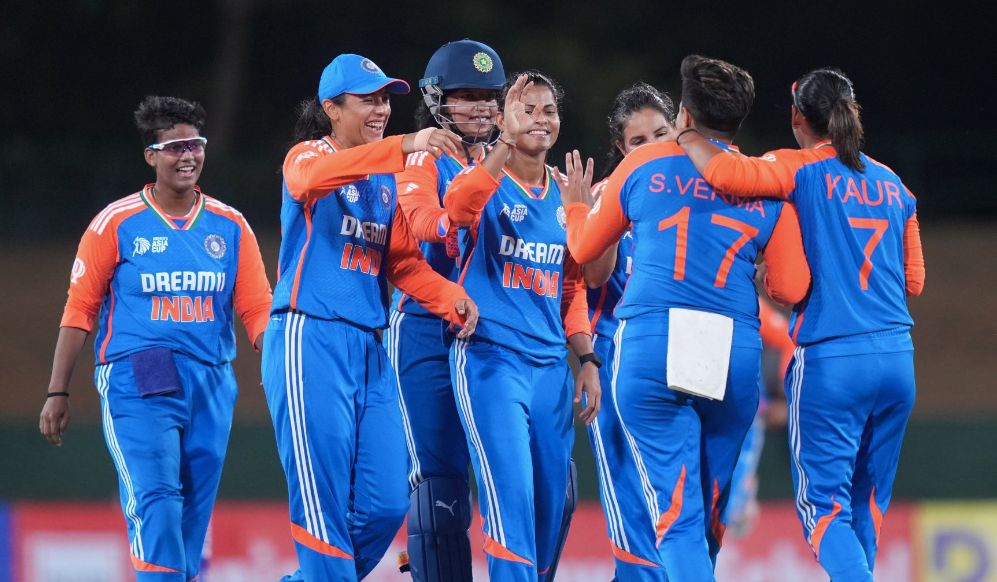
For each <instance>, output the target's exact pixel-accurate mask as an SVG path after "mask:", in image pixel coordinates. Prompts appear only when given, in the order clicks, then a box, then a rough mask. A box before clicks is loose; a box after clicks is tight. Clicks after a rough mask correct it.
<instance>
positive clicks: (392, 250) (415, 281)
mask: <svg viewBox="0 0 997 582" xmlns="http://www.w3.org/2000/svg"><path fill="white" fill-rule="evenodd" d="M388 245H389V246H388V258H387V261H386V271H385V276H386V277H387V278H388V281H391V283H392V284H393V285H394V286H396V287H398V288H399V289H401V290H402V292H403V293H406V294H407V295H408V296H409V297H411V298H412V299H415V301H416V303H418V304H419V305H422V306H423V307H425V308H426V309H427V310H428V311H429V312H430V313H432V314H433V315H436V316H437V317H442V318H443V319H446V320H447V321H449V322H450V323H453V324H455V325H463V324H464V316H462V315H460V314H458V313H457V308H456V306H455V305H454V304H455V303H456V302H457V301H459V300H461V299H469V297H468V296H467V293H466V292H465V291H464V288H463V287H461V286H460V285H457V284H456V283H453V282H451V281H448V280H446V279H445V278H443V277H442V276H441V275H440V274H439V273H437V272H436V271H434V270H433V268H432V267H430V266H429V263H427V262H426V259H425V257H423V256H422V253H421V252H420V251H419V245H418V244H417V243H416V241H415V238H414V237H413V236H412V231H411V230H409V227H408V222H407V221H406V220H405V217H404V216H403V214H402V210H401V208H400V207H398V206H396V208H395V216H394V218H393V219H392V227H391V239H390V240H389V241H388Z"/></svg>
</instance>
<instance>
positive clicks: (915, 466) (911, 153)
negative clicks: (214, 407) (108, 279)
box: [0, 0, 997, 499]
mask: <svg viewBox="0 0 997 582" xmlns="http://www.w3.org/2000/svg"><path fill="white" fill-rule="evenodd" d="M995 24H997V18H995V17H994V9H993V6H992V5H991V4H990V3H985V2H979V3H976V4H968V3H967V4H965V5H962V4H960V3H944V4H942V3H937V2H924V1H909V2H904V3H899V2H889V3H886V2H883V3H857V2H854V3H853V2H835V3H831V2H820V3H818V2H813V3H802V2H793V3H789V2H768V3H750V2H742V3H728V2H700V3H682V4H673V3H666V2H652V1H633V0H632V1H630V2H626V3H621V2H605V3H599V4H597V5H595V4H593V5H591V6H590V5H585V4H579V3H576V2H550V3H542V2H533V3H524V2H503V3H487V2H460V3H451V4H448V3H427V2H407V3H396V2H390V3H389V2H371V1H365V2H328V1H327V2H309V1H305V0H285V1H273V0H218V1H211V2H207V1H206V2H200V3H181V2H169V1H166V0H157V1H151V2H146V1H140V2H136V1H134V0H132V1H120V0H119V1H99V0H65V1H62V2H58V3H56V2H29V1H24V0H14V1H12V2H10V1H8V2H6V3H5V5H4V17H3V18H2V19H0V199H2V201H3V212H0V273H2V275H0V277H2V279H0V297H2V298H3V301H4V302H5V306H6V309H5V310H4V315H3V316H2V318H0V319H2V323H0V330H2V334H0V446H2V447H3V449H2V450H3V452H2V453H0V499H2V498H11V497H39V496H40V497H45V496H66V497H80V496H82V497H93V496H97V497H101V496H103V497H111V496H113V495H114V494H115V493H114V473H113V470H112V468H111V463H110V459H109V457H108V455H107V453H106V451H104V450H103V443H102V437H101V435H100V427H99V414H98V410H99V409H98V398H97V395H96V394H95V393H94V391H93V386H92V382H91V374H92V369H93V368H92V357H91V355H90V354H92V351H90V350H91V348H90V347H89V346H88V347H87V348H86V349H85V351H84V354H83V355H82V356H81V358H80V364H79V366H78V367H77V372H76V375H75V377H74V381H73V385H72V386H73V392H74V396H73V407H74V408H73V410H74V415H75V416H74V419H73V424H72V426H71V428H70V432H69V433H68V434H67V437H66V445H65V446H64V447H63V448H62V449H59V450H56V449H54V448H51V447H49V446H48V445H47V444H45V443H44V441H43V440H42V439H41V437H40V436H38V434H37V432H36V431H37V428H36V424H37V414H38V411H39V410H40V408H41V405H42V400H43V398H42V395H43V393H44V391H45V387H46V385H47V382H48V374H49V372H50V363H51V354H52V349H53V347H54V345H55V337H56V335H57V326H58V321H59V317H60V315H61V311H62V306H63V303H64V301H65V290H66V287H67V281H68V277H69V268H70V266H71V264H72V260H73V256H74V253H75V248H76V243H77V241H78V240H79V237H80V235H81V234H82V232H83V230H84V229H85V228H86V225H87V224H88V223H89V220H90V219H91V218H92V217H93V216H94V215H95V214H96V213H97V212H99V211H100V209H101V208H103V207H104V206H105V205H106V204H108V203H109V202H112V201H113V200H116V199H118V198H120V197H122V196H125V195H127V194H129V193H132V192H134V191H136V190H138V189H139V188H140V187H141V186H142V185H143V184H145V183H146V182H148V181H151V180H152V179H153V173H152V171H151V169H150V168H148V167H147V166H146V165H145V163H144V162H143V160H142V148H143V146H145V145H146V144H144V143H142V142H141V141H140V139H139V136H138V132H137V130H136V129H135V127H134V122H133V119H132V112H133V111H134V109H135V107H136V106H137V105H138V103H139V102H140V101H141V99H142V98H143V97H144V96H145V95H149V94H163V95H175V96H179V97H184V98H187V99H191V100H197V101H200V102H201V103H202V104H203V105H204V106H205V107H206V109H207V111H208V124H207V127H206V128H205V130H204V132H203V133H204V135H206V136H208V137H209V138H210V144H209V147H208V156H207V162H206V166H205V168H206V169H205V172H204V174H203V176H202V181H201V185H202V186H203V188H204V190H205V192H207V193H209V194H211V195H213V196H215V197H217V198H220V199H221V200H222V201H224V202H226V203H229V204H232V205H234V206H236V207H237V208H239V209H240V210H242V211H243V212H244V213H245V214H246V216H247V217H248V219H249V221H250V223H251V224H252V225H253V227H254V229H255V230H256V232H257V234H258V236H259V238H260V243H261V248H262V251H263V253H264V260H265V261H266V263H267V268H268V272H269V274H270V277H271V282H273V281H275V273H274V267H275V264H276V251H277V246H278V245H279V233H278V228H279V222H278V213H279V207H280V195H279V192H280V176H279V174H278V171H279V167H280V164H281V162H282V160H283V156H284V153H285V152H286V150H287V148H288V147H289V145H290V144H289V139H290V134H291V129H292V126H293V124H294V119H295V108H296V106H297V103H298V102H299V101H300V100H302V99H305V98H308V97H312V96H314V94H315V92H316V88H317V84H318V77H319V74H320V73H321V71H322V68H323V67H324V66H325V65H326V64H327V63H328V62H329V61H330V60H331V59H332V58H333V57H335V56H336V55H337V54H340V53H342V52H354V53H358V54H362V55H364V56H366V57H369V58H371V59H372V60H374V61H375V62H376V63H377V64H378V65H380V66H381V68H382V69H383V70H384V71H385V72H386V74H388V75H390V76H394V77H400V78H403V79H405V80H407V81H409V83H410V84H411V85H412V86H413V87H415V86H416V83H417V81H418V79H419V78H420V77H421V76H422V73H423V71H424V67H425V63H426V61H427V60H428V59H429V56H430V55H431V54H432V53H433V51H434V50H435V49H436V48H438V47H439V46H440V45H442V44H443V43H445V42H447V41H450V40H456V39H460V38H465V37H469V38H473V39H475V40H480V41H483V42H485V43H487V44H489V45H490V46H492V47H493V48H494V49H495V50H496V51H497V52H498V53H499V54H500V55H501V57H502V60H503V62H504V65H505V69H506V71H507V72H509V73H512V72H513V71H517V70H521V69H524V68H538V69H540V70H543V71H544V72H546V73H548V74H550V75H551V76H553V77H554V78H555V79H557V80H558V81H560V82H561V83H562V84H563V85H564V88H565V91H566V101H565V104H564V108H563V111H562V119H563V125H562V131H561V136H560V139H559V141H558V143H557V145H556V146H555V148H554V151H553V156H552V158H551V161H552V163H554V164H557V163H558V161H559V160H563V154H564V152H565V151H567V150H568V149H569V148H578V149H580V150H581V151H582V153H583V155H586V156H593V157H596V159H597V160H598V161H600V162H601V160H602V158H603V156H604V154H605V151H606V149H607V148H608V145H609V144H608V143H607V142H608V138H607V131H606V126H605V117H606V114H607V113H608V110H609V107H610V104H611V103H612V99H613V97H614V95H615V94H616V93H617V92H618V91H619V90H620V89H622V88H623V87H625V86H628V85H630V84H632V83H633V82H635V81H638V80H645V81H647V82H649V83H651V84H653V85H655V86H657V87H659V88H660V89H662V90H665V91H667V92H669V93H671V94H672V95H673V96H676V98H677V92H678V66H679V63H680V62H681V59H682V57H684V56H685V55H687V54H690V53H701V54H705V55H707V56H712V57H717V58H722V59H725V60H729V61H731V62H733V63H735V64H737V65H739V66H742V67H744V68H745V69H747V70H748V71H749V72H750V73H751V74H752V75H753V77H754V79H755V83H756V92H757V98H756V103H755V107H754V110H753V111H752V113H751V115H750V116H749V117H748V119H747V121H746V122H745V124H744V126H743V129H742V132H741V134H740V135H739V137H738V139H737V140H736V143H738V144H739V145H740V146H741V148H742V150H743V151H745V152H746V153H748V154H756V155H757V154H761V153H762V152H764V151H765V150H768V149H774V148H778V147H796V146H795V143H794V141H793V138H792V133H791V132H790V129H789V105H790V97H789V87H790V85H791V83H792V82H793V80H795V79H796V78H797V77H799V76H800V75H802V74H803V73H805V72H806V71H808V70H810V69H813V68H816V67H820V66H828V65H830V66H836V67H839V68H841V69H842V70H843V71H844V72H845V73H846V74H848V75H849V76H850V77H851V79H852V80H853V81H854V83H855V88H856V94H857V97H858V100H859V102H860V103H861V104H862V107H863V112H864V122H865V127H866V131H867V146H866V148H865V151H867V152H868V153H869V154H870V155H871V156H873V157H874V158H876V159H877V160H879V161H881V162H883V163H885V164H887V165H889V166H891V167H892V168H893V169H894V170H895V171H896V172H897V173H898V174H899V175H900V176H901V177H902V178H903V179H904V181H905V183H906V185H907V187H908V188H909V189H910V190H911V191H913V193H914V194H916V195H917V197H918V209H919V212H918V215H919V217H920V220H921V224H922V231H923V239H924V247H925V256H926V261H927V273H928V275H927V284H926V288H925V293H924V295H923V296H922V297H920V298H917V299H913V300H911V302H910V305H911V310H912V313H913V315H914V317H915V320H916V321H917V324H918V326H917V327H916V328H915V330H914V332H913V334H914V339H915V345H916V346H917V348H918V351H917V352H916V358H917V359H916V366H917V370H918V382H919V396H918V399H919V400H918V404H917V406H916V408H915V411H914V420H913V421H912V424H911V427H910V431H909V434H908V440H907V445H906V446H905V449H904V455H905V459H904V460H903V462H902V464H901V471H900V473H899V474H898V485H897V492H898V495H900V496H906V497H958V496H976V497H982V496H994V495H995V494H997V489H995V486H993V485H992V483H993V482H994V479H997V454H995V453H994V452H993V447H992V446H990V443H992V442H993V440H994V439H995V438H997V390H995V389H994V388H995V386H994V380H993V379H994V375H995V373H997V334H995V324H997V309H995V307H994V306H993V302H992V300H991V299H990V297H991V296H992V289H993V288H994V286H997V274H995V269H994V258H993V257H994V256H995V254H997V237H995V233H997V229H995V226H997V196H995V193H994V183H995V182H994V178H995V170H994V168H995V167H997V153H995V150H994V148H993V147H992V146H991V145H990V144H989V143H988V142H989V140H990V139H991V135H992V134H993V132H994V129H995V125H997V123H995V116H994V115H993V110H994V107H995V99H994V95H995V89H997V86H995V85H997V83H995V75H997V73H995V70H994V56H995V52H997V51H994V46H995V43H994V36H995V34H997V33H995V30H994V25H995ZM417 99H418V94H417V90H416V92H415V93H413V94H410V95H407V96H400V97H396V98H394V100H393V108H394V114H393V116H392V120H391V123H390V124H389V127H388V133H389V134H391V133H402V132H407V131H410V130H411V129H412V115H411V112H412V110H413V108H414V107H415V105H416V103H417ZM239 331H240V336H241V333H242V331H241V329H240V330H239ZM240 341H241V342H242V343H241V344H240V354H241V356H240V358H239V359H238V360H236V369H237V374H238V376H239V380H240V386H241V395H240V402H239V405H238V407H237V411H236V429H235V431H234V432H233V437H232V445H231V450H230V456H229V464H228V466H227V469H226V474H225V475H226V476H225V478H224V479H225V480H224V482H223V487H222V494H223V495H229V496H243V497H253V496H259V495H272V496H278V497H279V496H281V495H283V494H284V491H283V489H282V488H283V475H282V474H281V473H280V468H279V464H278V463H277V458H276V451H275V449H274V445H273V435H272V429H270V425H269V416H268V413H267V410H266V406H265V401H264V400H263V397H262V390H260V389H259V388H258V382H259V372H258V359H257V358H258V356H256V355H255V354H253V353H252V352H251V351H249V350H248V347H249V346H248V342H246V341H245V340H244V339H241V340H240ZM769 436H770V438H769V443H771V446H770V447H769V448H768V449H767V452H766V457H765V461H764V462H763V469H762V470H763V478H762V484H763V490H762V492H763V495H766V496H780V495H786V494H788V493H789V492H790V490H791V489H790V487H791V484H790V483H789V482H788V458H787V456H786V454H787V453H786V450H785V448H786V447H785V444H784V443H785V436H784V434H783V433H780V432H779V431H774V432H773V433H772V434H770V435H769ZM981 443H987V444H986V445H981ZM587 449H588V444H587V442H585V439H584V437H582V438H581V440H579V442H578V446H577V447H576V456H583V457H584V456H586V455H588V454H589V453H588V452H587ZM981 460H982V463H981ZM14 467H17V469H16V470H15V469H14ZM583 473H585V474H587V475H588V484H587V486H586V487H585V490H586V491H587V493H589V494H591V495H594V494H595V488H594V486H595V478H594V472H591V467H589V468H588V469H586V470H585V471H583ZM67 474H69V475H71V476H72V477H71V478H67ZM938 475H948V477H946V478H944V479H942V478H939V477H938Z"/></svg>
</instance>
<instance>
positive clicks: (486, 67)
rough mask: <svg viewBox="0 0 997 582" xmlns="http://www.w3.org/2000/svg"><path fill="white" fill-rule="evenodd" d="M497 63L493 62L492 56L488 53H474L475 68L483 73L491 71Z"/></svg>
mask: <svg viewBox="0 0 997 582" xmlns="http://www.w3.org/2000/svg"><path fill="white" fill-rule="evenodd" d="M494 66H495V63H493V62H492V58H491V57H490V56H488V53H475V55H474V68H475V69H478V70H479V71H481V72H482V73H490V72H491V70H492V67H494Z"/></svg>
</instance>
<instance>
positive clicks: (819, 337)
mask: <svg viewBox="0 0 997 582" xmlns="http://www.w3.org/2000/svg"><path fill="white" fill-rule="evenodd" d="M860 158H861V160H862V161H863V162H864V163H865V172H858V171H855V170H852V169H851V168H849V167H847V166H845V165H844V164H843V163H841V161H840V160H839V159H838V157H837V152H836V151H835V149H834V146H833V145H832V144H831V142H829V141H825V142H823V143H820V144H818V145H817V146H816V147H815V148H813V149H806V150H778V151H774V152H770V153H768V154H766V155H765V156H763V157H761V158H749V157H745V156H739V155H738V156H734V155H719V156H716V157H714V158H713V159H712V160H711V161H710V163H709V165H708V166H707V168H706V172H704V176H705V177H706V179H707V180H708V181H709V182H710V183H712V184H714V185H715V186H717V187H718V188H721V189H724V190H727V191H731V192H737V193H739V194H742V195H746V196H759V195H771V196H779V197H781V198H785V199H786V200H789V201H790V202H792V203H793V204H795V206H796V208H797V209H798V213H799V218H800V226H801V230H802V233H803V246H804V249H805V250H806V254H807V260H808V261H809V263H810V265H811V267H812V271H813V287H812V289H811V291H810V293H809V294H808V295H807V297H806V299H805V300H804V301H803V302H801V303H800V304H798V305H796V306H795V307H794V309H793V314H792V317H791V319H790V329H791V330H792V336H793V340H794V341H796V342H797V343H799V344H804V345H805V344H811V343H815V342H821V341H825V340H829V339H834V338H841V337H845V336H855V335H860V334H866V333H871V332H879V331H885V330H891V329H897V328H910V327H911V326H912V325H913V320H912V319H911V317H910V313H909V312H908V311H907V299H906V294H907V292H910V293H911V294H917V293H919V292H920V286H921V284H922V283H923V279H924V270H923V269H924V266H923V265H924V263H923V258H922V257H921V253H920V239H919V236H918V233H917V216H916V200H915V198H914V195H913V194H911V193H910V191H909V190H907V188H906V187H905V186H904V184H903V182H902V181H901V180H900V178H899V177H898V176H897V175H896V174H895V173H894V172H893V171H892V170H890V169H889V168H887V167H886V166H884V165H883V164H880V163H879V162H877V161H875V160H873V159H872V158H870V157H868V156H866V155H865V154H860ZM905 239H906V240H907V241H910V243H911V244H907V245H905ZM905 246H907V247H908V248H907V250H906V251H905ZM914 247H916V248H914ZM912 270H913V271H917V270H919V275H918V274H916V273H913V272H911V273H908V271H912Z"/></svg>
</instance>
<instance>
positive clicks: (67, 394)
mask: <svg viewBox="0 0 997 582" xmlns="http://www.w3.org/2000/svg"><path fill="white" fill-rule="evenodd" d="M53 396H65V397H66V398H69V392H49V393H48V394H46V395H45V398H51V397H53Z"/></svg>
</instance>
